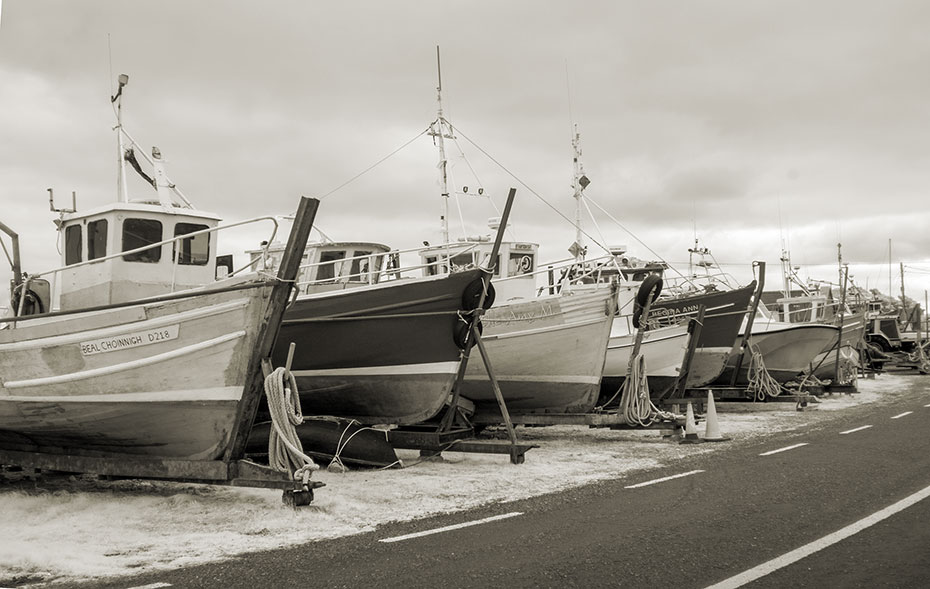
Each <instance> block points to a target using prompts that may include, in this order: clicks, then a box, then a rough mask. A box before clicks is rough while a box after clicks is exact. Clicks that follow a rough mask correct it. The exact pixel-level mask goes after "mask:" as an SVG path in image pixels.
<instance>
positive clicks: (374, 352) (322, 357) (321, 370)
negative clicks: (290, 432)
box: [272, 269, 490, 425]
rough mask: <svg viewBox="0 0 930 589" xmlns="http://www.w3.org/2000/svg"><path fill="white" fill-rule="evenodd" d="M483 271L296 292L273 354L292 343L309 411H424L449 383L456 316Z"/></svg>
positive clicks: (374, 414)
mask: <svg viewBox="0 0 930 589" xmlns="http://www.w3.org/2000/svg"><path fill="white" fill-rule="evenodd" d="M483 275H484V273H483V271H482V270H480V269H473V270H469V271H465V272H460V273H454V274H450V275H447V276H436V277H431V278H423V279H417V280H396V281H386V282H383V283H379V284H375V285H367V286H359V287H357V288H351V289H346V290H335V291H325V292H319V293H312V294H303V295H300V296H298V297H297V299H296V300H295V301H294V302H293V303H292V304H291V305H290V306H288V308H287V310H286V312H285V315H284V320H283V322H282V324H281V332H280V334H279V336H278V341H277V344H276V345H275V349H274V352H273V354H272V359H273V361H275V362H283V361H284V360H285V359H286V357H287V353H288V348H289V346H290V344H291V343H294V344H296V348H295V353H294V356H293V363H292V369H291V372H292V373H293V374H294V376H295V377H296V378H297V388H298V390H299V391H300V399H301V403H302V404H303V407H304V408H305V410H306V411H308V412H310V413H314V414H317V415H333V416H338V417H345V418H352V419H356V420H358V421H359V422H361V423H364V424H398V425H406V424H412V423H418V422H420V421H425V420H427V419H429V418H431V417H433V416H434V415H435V414H436V413H438V412H439V410H440V409H442V406H443V404H444V403H445V402H446V400H447V398H448V396H449V393H450V392H451V390H452V385H453V384H454V383H455V377H456V375H457V373H458V369H459V364H460V363H461V360H462V346H463V345H464V334H465V326H466V325H467V323H466V322H465V321H464V319H463V316H464V315H465V314H467V313H469V312H470V311H471V310H473V309H474V305H475V304H476V302H477V301H476V299H475V297H474V293H476V292H480V289H481V283H482V276H483ZM485 306H486V307H487V306H490V305H485ZM321 342H323V343H322V344H321Z"/></svg>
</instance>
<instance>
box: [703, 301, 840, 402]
mask: <svg viewBox="0 0 930 589" xmlns="http://www.w3.org/2000/svg"><path fill="white" fill-rule="evenodd" d="M747 325H748V322H747V321H745V320H744V322H743V325H742V326H741V328H740V337H742V336H743V335H744V334H745V332H746V328H747ZM838 333H839V328H838V327H836V326H833V325H826V324H820V323H788V322H785V321H776V320H775V319H773V318H772V317H771V316H770V315H769V314H768V313H767V312H766V311H765V310H764V307H763V306H761V305H760V306H759V308H758V310H757V313H756V316H755V318H754V320H753V322H752V326H751V328H750V335H749V339H748V348H747V349H746V351H745V357H741V356H740V354H739V353H738V346H735V347H734V353H733V354H732V355H731V356H730V359H729V360H728V361H727V366H726V368H725V369H724V371H723V373H722V374H721V375H720V377H718V378H717V380H716V381H715V382H714V384H717V385H720V386H729V385H730V384H736V385H746V384H748V383H749V373H748V370H749V369H750V366H751V362H750V357H751V356H753V355H755V356H756V357H757V358H761V359H762V362H763V364H764V367H765V369H766V371H767V372H768V373H769V375H770V376H771V377H772V378H773V379H774V380H775V381H776V382H779V383H786V382H788V381H790V380H792V379H794V378H796V377H797V376H798V375H800V374H801V373H803V372H804V371H805V370H809V369H810V368H811V366H812V364H813V362H814V359H815V358H816V357H817V355H818V354H820V353H821V352H823V350H825V349H828V348H830V347H832V346H833V345H834V342H835V341H836V340H837V335H838ZM737 370H738V372H736V371H737ZM734 372H736V375H737V376H736V379H735V381H734V379H733V374H734Z"/></svg>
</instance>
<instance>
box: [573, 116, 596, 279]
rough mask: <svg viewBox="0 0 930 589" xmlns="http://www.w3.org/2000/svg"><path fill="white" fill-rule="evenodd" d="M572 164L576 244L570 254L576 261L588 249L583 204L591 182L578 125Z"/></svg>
mask: <svg viewBox="0 0 930 589" xmlns="http://www.w3.org/2000/svg"><path fill="white" fill-rule="evenodd" d="M572 150H573V151H574V155H573V156H572V162H573V165H574V167H575V169H574V175H573V177H572V188H573V189H574V195H573V196H574V197H575V243H573V244H572V246H571V247H570V248H569V250H568V251H569V253H571V254H572V255H573V256H575V260H576V261H581V260H583V259H584V255H585V252H586V251H587V248H586V247H585V245H584V232H583V231H582V230H581V204H582V199H583V198H584V189H585V188H587V187H588V184H590V183H591V180H589V179H588V177H587V176H585V173H584V165H583V164H582V163H581V133H579V132H578V125H575V133H574V135H573V136H572Z"/></svg>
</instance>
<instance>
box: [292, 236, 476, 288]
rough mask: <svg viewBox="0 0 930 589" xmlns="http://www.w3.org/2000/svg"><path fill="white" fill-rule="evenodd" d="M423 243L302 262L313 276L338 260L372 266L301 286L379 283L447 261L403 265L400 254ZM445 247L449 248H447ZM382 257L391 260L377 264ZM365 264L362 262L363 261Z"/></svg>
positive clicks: (461, 249)
mask: <svg viewBox="0 0 930 589" xmlns="http://www.w3.org/2000/svg"><path fill="white" fill-rule="evenodd" d="M477 246H478V244H458V245H456V246H455V247H450V248H449V251H450V252H452V255H453V256H454V255H460V254H463V253H466V252H468V251H471V250H473V249H475V248H476V247H477ZM422 250H423V248H422V247H418V248H407V249H392V250H388V251H386V252H373V253H370V254H364V255H358V256H351V257H347V258H339V259H338V260H327V261H325V262H312V263H308V264H302V265H301V266H300V270H301V272H302V273H303V272H304V271H307V272H306V273H307V274H308V275H310V276H313V275H315V274H316V272H313V271H312V270H314V269H319V268H321V267H323V266H329V265H332V264H335V263H341V264H345V263H351V262H354V261H356V260H359V261H361V260H368V269H367V270H360V271H359V272H354V273H342V272H340V273H339V274H338V275H337V276H333V277H328V278H321V279H316V280H300V281H299V282H297V286H298V287H301V288H307V287H311V286H319V285H326V284H342V283H355V284H378V283H381V282H384V281H386V280H397V279H400V278H405V277H406V276H404V275H406V274H409V273H411V272H415V271H418V270H423V269H425V268H430V267H434V266H441V265H447V260H445V259H441V260H437V261H435V262H431V263H425V264H413V265H407V266H402V265H400V256H401V254H410V253H414V252H419V251H422ZM443 251H445V250H443ZM379 257H382V258H384V259H386V260H387V264H386V265H385V264H380V265H379V267H378V268H374V266H375V265H376V262H377V258H379ZM359 266H360V267H361V264H359Z"/></svg>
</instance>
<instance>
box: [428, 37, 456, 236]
mask: <svg viewBox="0 0 930 589" xmlns="http://www.w3.org/2000/svg"><path fill="white" fill-rule="evenodd" d="M436 74H437V78H438V80H439V85H438V86H436V103H437V104H438V106H439V111H438V115H437V117H436V121H435V122H434V123H433V124H431V125H430V130H429V134H430V136H432V137H433V139H434V140H435V141H437V144H438V146H439V187H440V191H441V192H440V196H441V197H442V206H441V209H440V216H439V225H440V231H441V233H442V243H445V244H448V243H449V175H448V161H447V160H446V145H445V141H444V140H445V138H446V137H448V138H449V139H452V138H453V137H452V133H451V128H452V125H451V124H450V123H449V121H447V120H446V118H445V117H444V116H443V114H442V64H441V62H440V59H439V45H437V46H436ZM446 126H448V127H449V128H450V133H449V134H448V135H447V134H446V132H445V127H446Z"/></svg>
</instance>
